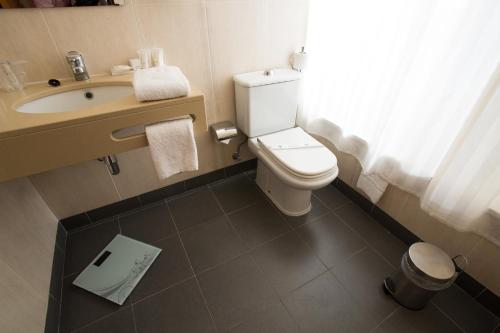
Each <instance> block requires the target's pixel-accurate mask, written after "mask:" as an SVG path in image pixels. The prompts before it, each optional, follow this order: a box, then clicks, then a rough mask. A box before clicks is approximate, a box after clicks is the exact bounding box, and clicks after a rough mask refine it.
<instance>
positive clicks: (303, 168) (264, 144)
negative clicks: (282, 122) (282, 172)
mask: <svg viewBox="0 0 500 333" xmlns="http://www.w3.org/2000/svg"><path fill="white" fill-rule="evenodd" d="M257 143H258V144H259V146H260V147H261V148H262V150H263V151H264V152H265V153H266V154H267V155H268V156H269V157H270V158H272V159H273V160H275V161H276V162H277V163H279V164H280V165H281V166H282V167H284V168H285V169H286V170H288V171H289V172H290V173H292V174H294V175H296V176H298V177H302V178H317V177H321V176H322V175H325V174H328V173H330V172H331V170H332V169H334V168H336V167H337V158H336V157H335V155H334V154H333V153H332V152H331V151H330V150H329V149H328V148H326V147H325V146H324V145H323V144H321V143H320V142H319V141H317V140H316V139H314V138H313V137H312V136H310V135H309V134H307V133H306V132H304V130H303V129H302V128H300V127H295V128H290V129H287V130H284V131H280V132H276V133H272V134H268V135H263V136H260V137H258V138H257Z"/></svg>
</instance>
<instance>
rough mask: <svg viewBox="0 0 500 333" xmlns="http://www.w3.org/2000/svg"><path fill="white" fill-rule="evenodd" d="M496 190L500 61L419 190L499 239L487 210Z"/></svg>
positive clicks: (452, 219) (457, 222) (436, 207)
mask: <svg viewBox="0 0 500 333" xmlns="http://www.w3.org/2000/svg"><path fill="white" fill-rule="evenodd" d="M499 196H500V66H499V67H498V69H497V72H496V73H495V76H494V77H493V79H492V81H491V84H490V85H489V87H488V88H487V89H486V90H485V93H484V96H483V98H482V99H481V100H480V102H479V103H478V105H477V107H476V108H475V109H474V112H473V113H472V114H471V116H470V117H469V119H468V121H467V122H466V125H465V126H464V128H463V129H462V131H461V133H460V135H459V136H458V137H457V139H456V140H455V143H454V145H453V147H452V149H450V151H449V152H448V154H447V157H446V158H445V159H444V161H443V163H441V165H440V167H439V169H438V171H437V173H436V174H435V175H434V177H433V178H432V180H431V182H430V184H429V186H428V188H427V190H426V191H425V193H424V195H423V196H422V207H423V208H424V209H425V210H427V211H429V212H430V213H431V215H433V216H435V217H437V218H439V219H440V220H442V221H445V222H447V223H448V224H449V225H451V226H452V227H455V228H456V229H459V230H463V231H474V232H476V233H478V234H481V235H482V236H484V237H486V238H488V239H490V240H491V241H493V242H496V243H497V244H499V245H500V221H498V220H497V219H496V218H493V217H492V216H490V215H489V214H487V213H486V212H487V211H488V210H489V208H490V206H491V205H492V203H493V202H494V201H495V199H496V198H499ZM496 209H497V210H498V208H496ZM497 216H498V212H497Z"/></svg>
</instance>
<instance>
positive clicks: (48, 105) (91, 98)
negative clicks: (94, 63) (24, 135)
mask: <svg viewBox="0 0 500 333" xmlns="http://www.w3.org/2000/svg"><path fill="white" fill-rule="evenodd" d="M133 94H134V89H133V88H132V87H131V86H118V85H115V86H99V87H89V88H82V89H76V90H70V91H65V92H61V93H56V94H53V95H49V96H46V97H41V98H38V99H35V100H33V101H30V102H27V103H25V104H23V105H21V106H19V107H18V108H17V109H16V111H17V112H22V113H57V112H71V111H78V110H83V109H89V108H93V107H96V106H99V105H102V104H106V103H109V102H113V101H116V100H119V99H122V98H124V97H127V96H130V95H133Z"/></svg>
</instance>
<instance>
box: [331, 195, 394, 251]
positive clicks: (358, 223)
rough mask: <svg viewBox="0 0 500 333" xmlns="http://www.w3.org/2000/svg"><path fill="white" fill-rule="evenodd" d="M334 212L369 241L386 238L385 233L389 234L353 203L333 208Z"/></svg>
mask: <svg viewBox="0 0 500 333" xmlns="http://www.w3.org/2000/svg"><path fill="white" fill-rule="evenodd" d="M334 214H336V215H338V216H339V217H340V218H341V219H342V220H343V221H344V222H345V223H346V224H348V225H349V226H350V227H351V228H353V229H354V230H356V232H358V233H359V234H360V235H361V237H363V238H364V239H365V240H366V241H367V242H369V243H374V242H377V241H380V240H383V239H386V238H387V234H389V232H388V231H387V230H386V229H385V228H384V227H383V226H381V225H380V224H379V223H378V222H377V221H375V220H374V219H372V218H371V217H370V216H369V215H368V214H366V213H365V211H363V210H362V209H361V208H360V207H359V206H357V205H355V204H348V205H345V206H343V207H342V208H339V209H337V210H335V212H334Z"/></svg>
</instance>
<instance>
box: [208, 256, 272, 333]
mask: <svg viewBox="0 0 500 333" xmlns="http://www.w3.org/2000/svg"><path fill="white" fill-rule="evenodd" d="M199 281H200V285H201V288H202V290H203V294H204V295H205V297H206V299H207V302H208V306H209V307H210V310H211V311H212V313H213V315H214V317H215V321H216V324H217V327H218V328H219V329H220V330H222V331H225V330H227V329H230V328H233V327H235V326H237V325H239V324H240V323H243V322H246V321H247V320H249V319H251V318H252V317H253V316H254V314H255V313H258V312H259V311H262V310H263V309H265V308H267V307H269V306H270V305H271V304H277V303H279V299H278V297H277V295H276V294H275V292H274V290H273V289H272V287H271V285H270V284H269V283H268V282H267V281H266V280H265V279H264V277H263V275H262V273H261V272H260V271H259V269H258V267H257V266H256V265H255V263H254V262H253V261H252V259H251V258H250V257H249V256H248V255H244V256H241V257H239V258H237V259H235V260H233V261H230V262H228V263H226V264H223V265H221V266H219V267H217V268H215V269H214V270H211V271H208V272H205V273H203V274H201V275H200V276H199Z"/></svg>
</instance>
